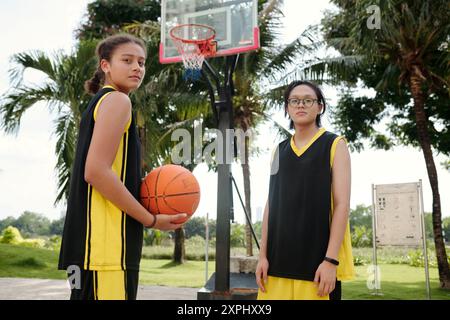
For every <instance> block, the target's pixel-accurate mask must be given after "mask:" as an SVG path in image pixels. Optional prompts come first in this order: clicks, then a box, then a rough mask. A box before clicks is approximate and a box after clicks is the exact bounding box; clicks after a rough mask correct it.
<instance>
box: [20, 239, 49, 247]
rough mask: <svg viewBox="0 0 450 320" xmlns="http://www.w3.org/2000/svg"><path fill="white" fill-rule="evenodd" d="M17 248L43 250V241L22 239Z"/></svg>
mask: <svg viewBox="0 0 450 320" xmlns="http://www.w3.org/2000/svg"><path fill="white" fill-rule="evenodd" d="M19 246H22V247H28V248H44V247H45V240H44V239H24V240H23V241H22V242H20V243H19Z"/></svg>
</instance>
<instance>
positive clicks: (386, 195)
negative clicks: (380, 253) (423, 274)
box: [374, 183, 423, 246]
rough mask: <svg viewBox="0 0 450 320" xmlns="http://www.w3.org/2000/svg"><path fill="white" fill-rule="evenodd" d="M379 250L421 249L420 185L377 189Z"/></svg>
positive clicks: (393, 185)
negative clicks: (382, 247) (394, 248)
mask: <svg viewBox="0 0 450 320" xmlns="http://www.w3.org/2000/svg"><path fill="white" fill-rule="evenodd" d="M374 196H375V199H374V200H375V221H376V229H375V231H374V232H375V239H376V244H377V246H388V245H390V246H420V245H422V241H423V239H422V229H421V213H420V203H419V197H420V195H419V187H418V183H399V184H382V185H376V186H375V195H374Z"/></svg>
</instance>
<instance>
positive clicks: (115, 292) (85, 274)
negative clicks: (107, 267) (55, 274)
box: [69, 270, 139, 300]
mask: <svg viewBox="0 0 450 320" xmlns="http://www.w3.org/2000/svg"><path fill="white" fill-rule="evenodd" d="M80 276H81V277H80V281H79V282H77V281H74V275H73V274H72V275H69V280H70V281H69V282H70V285H71V295H70V300H136V296H137V290H138V281H139V271H137V270H136V271H135V270H121V271H88V270H80Z"/></svg>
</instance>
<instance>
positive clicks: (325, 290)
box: [314, 261, 336, 297]
mask: <svg viewBox="0 0 450 320" xmlns="http://www.w3.org/2000/svg"><path fill="white" fill-rule="evenodd" d="M314 283H315V284H316V286H317V287H318V291H317V295H318V296H319V297H323V296H327V295H329V294H330V293H331V292H332V291H333V290H334V287H335V285H336V266H335V265H334V264H332V263H329V262H327V261H323V262H322V263H321V264H320V265H319V267H318V268H317V271H316V275H315V277H314Z"/></svg>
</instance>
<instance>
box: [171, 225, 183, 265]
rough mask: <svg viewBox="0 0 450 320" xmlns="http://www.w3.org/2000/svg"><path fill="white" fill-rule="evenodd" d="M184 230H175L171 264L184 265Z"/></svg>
mask: <svg viewBox="0 0 450 320" xmlns="http://www.w3.org/2000/svg"><path fill="white" fill-rule="evenodd" d="M184 259H185V251H184V229H183V227H181V228H179V229H177V230H175V248H174V250H173V262H175V263H179V264H181V263H184Z"/></svg>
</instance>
